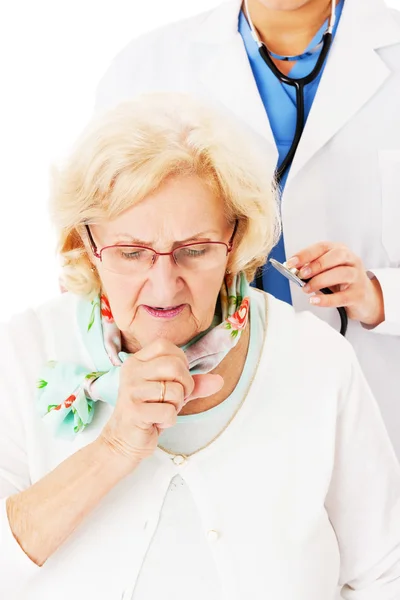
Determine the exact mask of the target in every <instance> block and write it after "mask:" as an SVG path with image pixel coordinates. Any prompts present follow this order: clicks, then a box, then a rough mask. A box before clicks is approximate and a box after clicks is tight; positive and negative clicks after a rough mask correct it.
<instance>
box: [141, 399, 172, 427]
mask: <svg viewBox="0 0 400 600" xmlns="http://www.w3.org/2000/svg"><path fill="white" fill-rule="evenodd" d="M134 416H135V425H136V427H139V428H141V429H149V428H150V427H151V426H152V425H156V426H157V427H158V428H159V429H166V428H167V427H173V425H175V423H176V419H177V412H176V409H175V407H174V406H173V405H172V404H169V403H168V402H162V403H161V402H155V403H149V402H142V403H141V404H136V405H135V407H134Z"/></svg>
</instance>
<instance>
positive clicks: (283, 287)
mask: <svg viewBox="0 0 400 600" xmlns="http://www.w3.org/2000/svg"><path fill="white" fill-rule="evenodd" d="M343 3H344V0H341V1H340V2H339V4H338V5H337V6H336V22H335V26H334V30H333V36H334V35H335V33H336V29H337V26H338V23H339V19H340V15H341V14H342V9H343ZM327 26H328V20H327V21H326V22H325V23H324V24H323V25H322V27H321V29H320V30H319V31H318V33H317V34H316V35H315V37H314V39H313V40H312V41H311V42H310V44H309V46H308V47H307V48H306V50H305V52H306V51H308V50H311V49H312V48H314V47H315V46H316V45H317V44H318V43H319V41H320V40H321V37H322V35H323V34H324V32H325V31H326V28H327ZM239 33H240V35H241V36H242V38H243V42H244V45H245V48H246V52H247V56H248V58H249V62H250V66H251V69H252V71H253V75H254V79H255V81H256V84H257V87H258V91H259V93H260V96H261V99H262V101H263V104H264V107H265V110H266V112H267V115H268V119H269V122H270V125H271V129H272V132H273V134H274V138H275V143H276V146H277V149H278V152H279V158H278V166H279V165H280V164H281V163H282V161H283V160H284V158H285V156H286V155H287V153H288V151H289V148H290V146H291V143H292V141H293V138H294V133H295V129H296V116H297V112H296V91H295V89H294V87H293V86H290V85H287V84H285V83H281V82H280V81H279V79H278V78H277V77H275V75H274V74H273V73H272V71H271V70H270V69H269V67H268V65H267V64H266V63H265V62H264V60H263V59H262V57H261V56H260V53H259V51H258V46H257V43H256V42H255V41H254V39H253V37H252V35H251V30H250V26H249V24H248V22H247V19H246V17H245V16H244V13H243V12H242V11H241V12H240V15H239ZM318 56H319V51H318V52H315V53H314V54H312V55H310V56H308V57H306V58H303V59H301V60H298V61H296V62H295V63H293V67H292V69H291V71H290V73H289V75H290V77H293V78H296V79H299V78H301V77H305V76H306V75H309V73H311V71H312V70H313V68H314V67H315V64H316V62H317V60H318ZM324 66H325V65H324ZM323 70H324V69H322V70H321V72H320V74H319V75H318V77H316V79H315V80H314V81H312V82H311V83H309V84H308V85H306V87H305V90H304V108H305V122H307V118H308V115H309V113H310V109H311V106H312V103H313V100H314V98H315V94H316V93H317V89H318V85H319V82H320V80H321V76H322V73H323ZM289 170H290V168H289V169H287V170H286V172H285V174H284V176H283V177H282V181H281V192H283V190H284V188H285V184H286V180H287V177H288V174H289ZM299 250H300V248H299ZM269 258H275V259H276V260H278V261H279V262H284V261H285V260H286V255H285V246H284V238H283V235H282V236H281V238H280V240H279V242H278V244H277V245H276V246H275V247H274V248H273V250H272V252H271V253H270V255H269ZM263 288H264V290H265V291H267V292H269V293H270V294H272V295H273V296H275V297H276V298H279V299H280V300H284V301H285V302H287V303H289V304H291V303H292V297H291V293H290V286H289V281H288V280H287V279H286V278H285V277H283V276H282V275H281V274H280V273H279V272H278V271H276V269H274V268H273V267H272V266H271V265H269V264H267V265H265V267H264V270H263Z"/></svg>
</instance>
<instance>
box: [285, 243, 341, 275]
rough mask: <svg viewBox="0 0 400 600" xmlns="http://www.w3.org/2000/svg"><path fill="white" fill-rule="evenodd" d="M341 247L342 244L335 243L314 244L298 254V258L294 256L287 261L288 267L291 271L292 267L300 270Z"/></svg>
mask: <svg viewBox="0 0 400 600" xmlns="http://www.w3.org/2000/svg"><path fill="white" fill-rule="evenodd" d="M340 245H341V244H335V243H334V242H318V243H317V244H313V245H312V246H308V248H304V249H303V250H301V251H300V252H297V253H296V256H292V257H291V258H289V260H287V261H286V265H287V267H288V268H289V269H291V268H292V267H296V268H297V269H299V268H300V267H303V266H304V265H306V264H308V263H310V262H312V261H314V260H317V259H318V258H320V257H321V256H323V255H324V254H326V253H327V252H330V250H332V249H333V248H335V247H337V246H340Z"/></svg>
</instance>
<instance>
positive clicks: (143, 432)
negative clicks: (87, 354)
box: [100, 339, 224, 464]
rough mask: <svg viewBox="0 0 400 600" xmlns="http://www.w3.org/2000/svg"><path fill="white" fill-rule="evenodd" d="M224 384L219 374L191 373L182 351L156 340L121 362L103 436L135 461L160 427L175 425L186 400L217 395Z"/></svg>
mask: <svg viewBox="0 0 400 600" xmlns="http://www.w3.org/2000/svg"><path fill="white" fill-rule="evenodd" d="M162 382H165V383H166V385H165V395H164V401H163V402H162V401H161V397H160V396H161V393H162V391H163V385H162ZM223 383H224V382H223V379H222V377H221V376H220V375H212V374H206V375H194V376H192V375H190V373H189V366H188V362H187V360H186V356H185V353H184V352H183V350H181V349H180V348H178V347H177V346H175V345H174V344H172V343H171V342H169V341H166V340H162V339H160V340H157V341H155V342H153V343H152V344H149V345H148V346H147V347H145V348H142V349H141V350H139V351H138V352H136V353H135V354H133V355H132V356H129V357H128V358H127V360H126V361H125V362H124V364H123V365H122V367H121V377H120V386H119V392H118V399H117V404H116V407H115V410H114V412H113V414H112V416H111V418H110V420H109V421H108V423H107V424H106V426H105V428H104V430H103V431H102V433H101V436H100V438H101V441H102V442H103V443H104V442H105V444H106V445H107V446H108V447H109V448H110V449H111V450H113V451H114V452H115V453H117V454H120V455H121V456H122V457H125V458H127V459H128V460H129V461H132V463H133V464H137V461H138V460H139V461H140V460H142V459H143V458H145V457H147V456H149V455H151V454H152V453H153V452H154V450H155V448H156V446H157V442H158V437H159V435H160V433H161V431H162V430H163V429H166V428H167V427H172V426H173V425H175V423H176V418H177V415H178V413H179V412H180V411H181V410H182V407H183V406H184V405H185V404H186V403H187V402H189V401H190V400H193V399H195V398H203V397H206V396H211V395H212V394H215V393H216V392H218V391H219V390H220V389H221V388H222V386H223Z"/></svg>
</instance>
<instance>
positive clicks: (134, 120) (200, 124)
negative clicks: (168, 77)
mask: <svg viewBox="0 0 400 600" xmlns="http://www.w3.org/2000/svg"><path fill="white" fill-rule="evenodd" d="M253 146H254V142H253V143H252V142H251V141H250V139H247V136H245V134H244V133H243V132H242V131H241V130H240V129H239V125H238V124H237V123H236V122H233V121H232V120H231V119H230V118H229V119H228V117H227V116H222V115H221V114H220V113H219V112H217V111H216V110H215V109H212V108H210V107H208V106H206V105H205V104H202V103H199V102H197V101H195V100H194V99H193V98H191V97H189V96H186V95H184V94H171V93H157V94H145V95H142V96H139V97H138V98H136V99H135V100H133V101H130V102H125V103H123V104H120V105H119V106H118V107H116V108H115V109H113V110H111V111H109V112H107V113H105V114H103V115H101V116H100V117H98V118H96V120H94V121H93V122H92V123H91V124H90V125H89V127H88V128H87V129H86V130H85V132H84V133H83V135H82V136H81V138H80V139H79V140H78V143H77V145H76V147H75V149H74V151H73V152H72V154H71V156H70V158H69V159H68V161H67V162H66V164H65V165H64V166H63V167H62V168H60V169H58V170H56V169H54V170H53V176H52V186H51V197H50V205H51V215H52V219H53V222H54V224H55V226H56V229H57V235H58V251H59V253H60V255H61V257H62V263H63V264H62V275H61V281H62V285H63V287H64V288H65V289H67V290H69V291H71V292H74V293H76V294H80V295H84V296H88V297H93V296H94V295H95V294H97V293H98V292H99V289H100V280H99V278H98V275H97V272H96V271H95V270H93V268H92V267H93V265H92V263H91V260H90V257H89V255H88V250H87V239H86V235H85V230H84V224H85V223H95V222H101V221H102V220H104V219H112V218H115V217H117V216H118V215H120V214H121V213H123V212H124V211H126V210H127V209H129V208H130V207H132V206H133V205H134V204H136V203H138V202H140V201H141V200H143V199H144V198H146V196H148V195H149V194H151V193H152V192H154V191H155V190H157V189H158V188H159V187H160V186H161V185H162V184H163V183H164V182H165V181H166V180H167V178H169V177H173V176H186V175H192V174H196V175H197V176H198V177H200V178H201V179H202V180H203V181H204V182H205V183H206V184H207V185H209V186H211V188H212V190H213V191H214V192H215V194H216V195H217V196H218V197H219V198H220V199H221V202H223V203H224V207H225V211H226V217H227V220H228V221H229V222H231V223H232V224H233V223H234V222H235V220H238V230H237V234H236V237H235V245H234V250H233V252H232V255H231V258H230V262H229V268H230V270H231V271H232V272H238V271H244V272H245V273H246V276H247V278H248V280H249V281H250V280H251V279H252V278H253V276H254V274H255V271H256V269H257V268H258V267H260V266H261V265H263V264H264V262H265V259H266V256H267V255H268V254H269V252H270V251H271V248H272V247H273V245H274V243H275V242H276V241H277V239H278V235H279V232H280V228H279V219H278V209H277V199H276V194H275V189H274V185H273V182H272V181H271V179H272V176H271V175H272V172H273V169H272V168H271V165H268V164H265V161H263V162H261V161H260V159H259V158H258V157H257V156H256V154H255V153H254V150H253ZM85 242H86V243H85Z"/></svg>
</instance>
